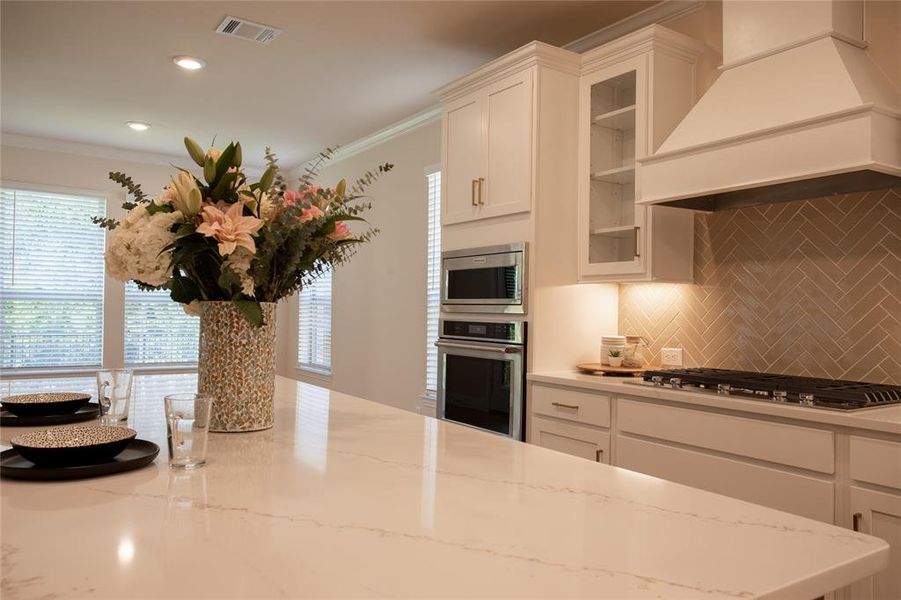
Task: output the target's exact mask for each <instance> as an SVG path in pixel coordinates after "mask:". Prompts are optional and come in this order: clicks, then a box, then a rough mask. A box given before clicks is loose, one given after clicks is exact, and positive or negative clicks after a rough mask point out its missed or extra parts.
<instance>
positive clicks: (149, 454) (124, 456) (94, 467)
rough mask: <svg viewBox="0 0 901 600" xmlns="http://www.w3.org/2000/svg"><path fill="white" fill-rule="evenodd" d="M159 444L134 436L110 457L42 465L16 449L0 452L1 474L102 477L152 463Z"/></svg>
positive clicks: (57, 478) (47, 478)
mask: <svg viewBox="0 0 901 600" xmlns="http://www.w3.org/2000/svg"><path fill="white" fill-rule="evenodd" d="M159 453H160V447H159V446H157V445H156V444H154V443H153V442H148V441H147V440H132V441H131V443H130V444H129V445H128V447H127V448H125V450H123V451H122V452H121V453H119V454H118V455H116V457H115V458H113V459H112V460H110V461H107V462H102V463H95V464H91V465H78V466H70V467H39V466H38V465H36V464H34V463H33V462H31V461H30V460H26V459H25V458H22V456H21V455H20V454H19V453H18V452H16V451H15V450H14V449H11V450H4V451H3V452H0V477H8V478H10V479H31V480H35V481H63V480H66V479H85V478H87V477H102V476H103V475H112V474H114V473H121V472H123V471H131V470H133V469H140V468H141V467H145V466H147V465H149V464H150V463H152V462H153V461H154V459H155V458H156V456H157V454H159Z"/></svg>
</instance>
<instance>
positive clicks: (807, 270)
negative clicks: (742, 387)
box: [619, 188, 901, 384]
mask: <svg viewBox="0 0 901 600" xmlns="http://www.w3.org/2000/svg"><path fill="white" fill-rule="evenodd" d="M695 282H696V284H695V285H687V284H686V285H682V284H628V285H621V286H620V293H619V330H620V333H621V334H638V335H643V336H645V337H646V338H648V340H649V341H650V345H651V352H652V357H651V358H650V360H651V363H652V364H659V363H660V349H661V348H665V347H682V348H684V356H683V361H684V364H685V365H686V366H708V367H720V368H727V369H746V370H751V371H768V372H775V373H789V374H793V375H809V376H814V377H833V378H838V379H851V380H857V381H873V382H884V383H894V384H901V188H891V189H885V190H877V191H873V192H866V193H859V194H848V195H845V196H833V197H827V198H818V199H816V200H805V201H799V202H791V203H784V204H769V205H763V206H756V207H750V208H743V209H739V210H731V211H722V212H716V213H710V214H699V215H698V216H697V217H696V221H695Z"/></svg>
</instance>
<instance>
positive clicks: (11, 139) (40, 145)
mask: <svg viewBox="0 0 901 600" xmlns="http://www.w3.org/2000/svg"><path fill="white" fill-rule="evenodd" d="M0 145H2V146H8V147H11V148H26V149H28V150H42V151H44V152H60V153H63V154H74V155H76V156H87V157H90V158H103V159H107V160H116V161H126V162H133V163H139V164H144V165H159V166H165V167H171V166H172V165H177V164H178V163H183V162H184V161H185V157H184V156H174V155H168V154H157V153H154V152H142V151H140V150H128V149H125V148H116V147H114V146H102V145H98V144H85V143H83V142H73V141H69V140H55V139H51V138H42V137H33V136H30V135H22V134H18V133H7V132H5V131H4V132H0ZM244 172H245V173H246V174H247V175H250V176H253V177H258V176H260V175H262V173H263V168H261V167H259V166H257V165H245V166H244Z"/></svg>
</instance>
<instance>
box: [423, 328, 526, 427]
mask: <svg viewBox="0 0 901 600" xmlns="http://www.w3.org/2000/svg"><path fill="white" fill-rule="evenodd" d="M435 345H436V346H437V347H438V398H437V401H436V412H435V414H436V416H437V417H438V418H439V419H441V420H442V421H450V422H451V423H457V424H459V425H465V426H466V427H472V428H473V429H479V430H481V431H487V432H488V433H493V434H495V435H499V436H502V437H510V438H513V439H514V440H522V435H523V431H522V429H523V428H522V424H523V414H522V413H523V401H522V399H523V376H524V373H523V361H524V356H523V353H522V352H521V351H520V352H515V353H507V352H504V349H505V348H506V347H507V345H506V344H498V343H496V342H486V343H482V344H447V343H443V342H441V340H439V341H437V342H435ZM461 346H465V347H461ZM517 350H521V348H517ZM448 354H453V355H456V356H470V357H472V358H487V359H490V360H498V354H500V356H501V359H500V360H506V361H508V362H510V363H512V365H511V367H512V371H513V372H512V373H511V377H510V380H511V382H510V422H509V425H508V428H509V430H510V435H504V434H503V433H498V432H497V431H491V430H490V429H482V428H481V427H477V426H475V425H471V424H469V423H459V422H457V421H454V420H452V419H448V418H446V417H445V416H444V415H445V411H446V406H447V405H446V399H445V389H444V387H445V382H444V369H445V367H444V363H445V359H446V357H447V355H448Z"/></svg>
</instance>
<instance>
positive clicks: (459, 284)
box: [441, 242, 527, 315]
mask: <svg viewBox="0 0 901 600" xmlns="http://www.w3.org/2000/svg"><path fill="white" fill-rule="evenodd" d="M526 273H527V262H526V243H525V242H516V243H513V244H504V245H502V246H487V247H484V248H471V249H469V250H453V251H450V252H444V253H442V255H441V310H443V311H444V312H475V313H506V314H519V315H522V314H526V290H527V287H526Z"/></svg>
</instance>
